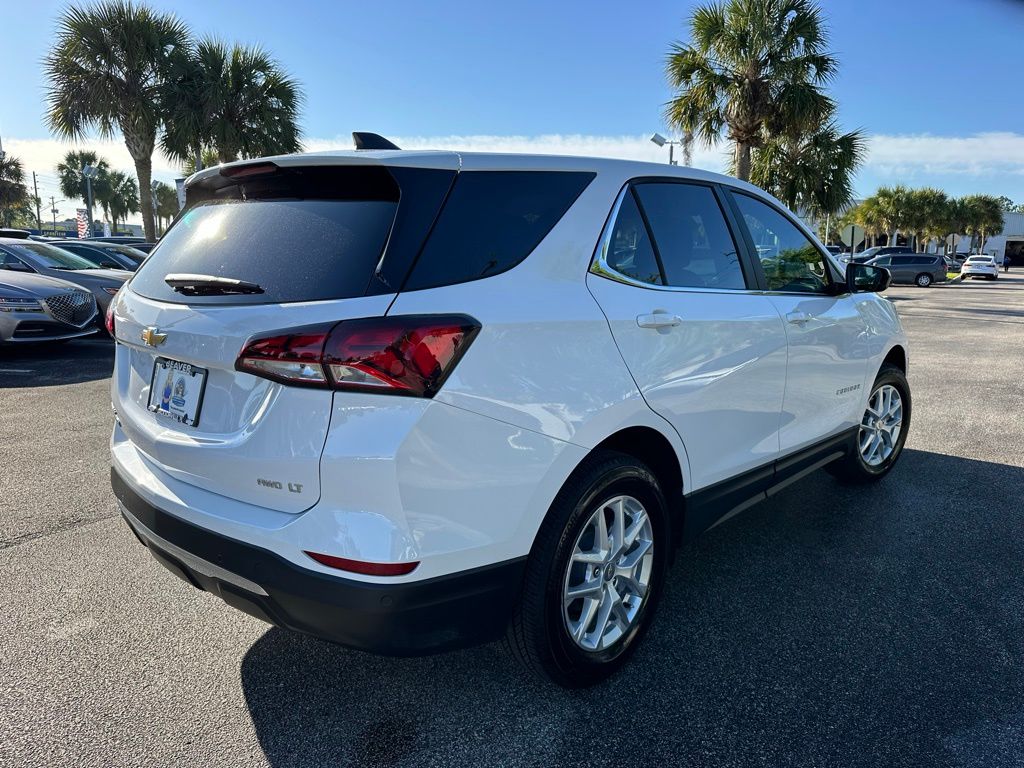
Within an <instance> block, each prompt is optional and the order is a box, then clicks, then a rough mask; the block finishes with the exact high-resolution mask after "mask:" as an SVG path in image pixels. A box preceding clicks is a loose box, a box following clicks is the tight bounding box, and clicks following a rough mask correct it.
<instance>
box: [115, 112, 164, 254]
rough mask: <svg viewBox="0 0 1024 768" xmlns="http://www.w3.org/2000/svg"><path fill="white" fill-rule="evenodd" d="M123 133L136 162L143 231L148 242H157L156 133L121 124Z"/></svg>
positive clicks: (126, 144)
mask: <svg viewBox="0 0 1024 768" xmlns="http://www.w3.org/2000/svg"><path fill="white" fill-rule="evenodd" d="M121 133H122V134H124V143H125V146H126V147H128V152H129V154H131V156H132V159H133V160H134V161H135V175H136V176H137V177H138V180H139V207H140V208H141V209H142V229H143V232H144V234H145V236H146V240H147V241H148V242H153V241H154V240H156V225H155V224H154V221H153V193H152V192H151V190H152V189H153V149H154V147H155V146H156V131H155V130H154V131H153V132H152V133H148V134H147V133H144V132H139V131H135V130H132V126H127V125H125V124H124V123H123V122H122V123H121Z"/></svg>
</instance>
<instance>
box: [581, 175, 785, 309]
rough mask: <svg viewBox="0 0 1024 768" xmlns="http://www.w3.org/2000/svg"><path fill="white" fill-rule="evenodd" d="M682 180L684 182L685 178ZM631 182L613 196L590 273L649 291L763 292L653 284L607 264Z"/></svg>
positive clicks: (591, 263)
mask: <svg viewBox="0 0 1024 768" xmlns="http://www.w3.org/2000/svg"><path fill="white" fill-rule="evenodd" d="M683 181H684V182H685V180H683ZM632 184H633V182H632V181H627V182H626V183H625V184H624V185H623V187H622V189H620V190H619V194H618V195H617V196H616V198H615V204H614V205H613V206H612V212H611V214H609V216H608V220H607V221H606V222H605V225H604V229H603V230H601V237H600V239H599V240H598V241H597V248H596V249H595V250H594V255H593V257H592V258H591V260H590V269H589V270H587V271H588V272H589V273H590V274H592V275H597V276H598V277H603V278H605V279H606V280H613V281H615V282H617V283H623V284H624V285H631V286H633V287H634V288H645V289H647V290H649V291H667V292H670V293H724V294H732V295H735V294H739V293H746V294H760V293H765V292H764V291H760V290H757V289H751V288H704V287H698V286H685V285H655V284H654V283H645V282H643V281H642V280H636V279H635V278H632V277H630V276H629V275H624V274H622V273H621V272H619V271H618V270H617V269H615V268H614V267H612V266H611V265H609V264H608V250H609V248H610V247H611V240H612V231H613V230H614V229H615V222H616V221H617V220H618V218H619V209H620V208H622V201H623V200H625V199H626V195H627V194H629V190H630V187H631V186H632ZM705 186H706V185H705ZM723 218H724V214H723ZM727 224H728V222H727Z"/></svg>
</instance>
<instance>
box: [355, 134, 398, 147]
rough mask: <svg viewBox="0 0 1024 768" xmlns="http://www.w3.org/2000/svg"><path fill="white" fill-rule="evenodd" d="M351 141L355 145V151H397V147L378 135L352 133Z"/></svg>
mask: <svg viewBox="0 0 1024 768" xmlns="http://www.w3.org/2000/svg"><path fill="white" fill-rule="evenodd" d="M352 141H353V142H354V143H355V145H356V149H399V147H398V146H397V145H395V144H394V143H393V142H390V141H388V140H387V139H385V138H384V137H383V136H381V135H380V134H379V133H367V132H366V131H352Z"/></svg>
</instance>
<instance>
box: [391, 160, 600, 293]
mask: <svg viewBox="0 0 1024 768" xmlns="http://www.w3.org/2000/svg"><path fill="white" fill-rule="evenodd" d="M593 178H594V174H592V173H575V172H563V171H466V172H464V173H460V174H459V176H458V178H457V180H456V181H455V185H454V187H453V188H452V191H451V194H450V195H449V197H448V200H447V202H446V203H445V206H444V209H443V210H442V212H441V216H440V218H439V219H438V222H437V224H436V226H435V227H434V230H433V232H432V233H431V235H430V238H429V239H428V240H427V244H426V245H425V246H424V248H423V251H422V253H421V254H420V256H419V259H418V260H417V261H416V264H415V266H414V267H413V270H412V274H411V275H410V276H409V279H408V281H407V282H406V284H405V286H404V289H405V290H409V291H415V290H420V289H423V288H435V287H437V286H441V285H453V284H455V283H464V282H467V281H469V280H478V279H480V278H482V277H490V276H492V275H496V274H499V273H501V272H505V271H507V270H509V269H511V268H512V267H514V266H516V265H517V264H519V263H520V262H521V261H522V260H523V259H525V258H526V257H527V256H529V255H530V252H531V251H533V249H534V248H536V247H537V245H538V244H539V243H540V241H541V240H543V239H544V237H545V236H546V235H547V234H548V232H550V231H551V228H552V227H554V226H555V224H557V223H558V220H559V219H561V218H562V216H563V215H564V214H565V212H566V211H567V210H569V207H570V206H571V205H572V204H573V203H574V202H575V201H576V198H577V197H579V195H580V193H581V192H582V191H583V190H584V189H585V188H586V186H587V184H589V183H590V181H591V180H592V179H593Z"/></svg>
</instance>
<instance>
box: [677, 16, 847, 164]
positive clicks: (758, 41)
mask: <svg viewBox="0 0 1024 768" xmlns="http://www.w3.org/2000/svg"><path fill="white" fill-rule="evenodd" d="M827 42H828V41H827V34H826V31H825V27H824V23H823V20H822V14H821V10H820V9H819V8H818V7H817V6H816V5H815V4H814V3H813V2H811V0H723V2H719V3H712V4H710V5H704V6H700V7H698V8H697V10H695V11H694V12H693V15H692V17H691V18H690V42H689V43H688V44H684V43H674V44H673V45H672V47H671V49H670V53H669V57H668V63H667V71H668V78H669V82H670V84H671V85H672V87H673V88H676V89H678V93H677V94H676V96H675V97H674V98H673V99H672V100H671V101H670V102H669V104H668V107H667V110H666V118H667V120H668V122H669V123H670V124H671V125H672V126H673V127H675V128H677V129H679V130H681V131H683V132H689V133H692V134H693V135H695V136H697V137H698V138H700V139H701V140H702V141H703V142H704V143H706V144H711V143H713V142H714V141H715V140H716V139H718V138H719V136H720V135H721V133H722V131H723V130H725V131H726V135H727V137H728V139H729V140H730V141H732V143H733V158H734V159H733V162H734V165H735V169H736V175H737V177H739V178H740V179H743V180H744V181H748V180H749V179H750V170H751V151H752V150H753V149H756V148H757V147H760V146H761V145H762V143H763V142H764V139H765V136H766V135H768V136H772V135H779V134H787V133H794V132H799V131H801V130H803V129H806V128H807V127H808V126H810V125H812V124H813V123H814V122H816V121H820V119H821V117H822V116H824V115H827V114H828V113H829V111H830V109H831V107H832V103H831V101H830V99H829V98H828V97H827V96H826V95H825V94H824V92H823V91H822V86H823V85H824V84H825V83H826V82H827V81H828V79H829V78H830V77H831V76H832V73H833V72H834V70H835V66H836V64H835V59H833V58H832V57H831V56H829V55H828V54H827V53H826V52H825V51H826V47H827Z"/></svg>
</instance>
